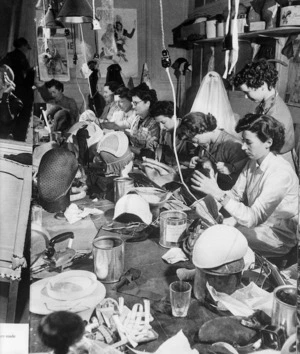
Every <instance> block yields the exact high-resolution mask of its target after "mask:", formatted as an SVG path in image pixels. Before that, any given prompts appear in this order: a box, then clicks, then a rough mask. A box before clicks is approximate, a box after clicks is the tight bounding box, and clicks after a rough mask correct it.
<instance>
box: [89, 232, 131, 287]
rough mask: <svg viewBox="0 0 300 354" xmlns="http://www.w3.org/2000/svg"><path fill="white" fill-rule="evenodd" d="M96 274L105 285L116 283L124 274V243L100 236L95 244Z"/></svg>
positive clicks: (116, 238) (114, 237)
mask: <svg viewBox="0 0 300 354" xmlns="http://www.w3.org/2000/svg"><path fill="white" fill-rule="evenodd" d="M93 258H94V273H95V274H96V275H97V278H98V279H99V280H101V282H103V283H116V282H117V281H119V280H120V277H121V275H122V274H123V272H124V241H123V240H122V239H121V238H120V237H118V236H100V237H97V238H96V239H95V240H94V242H93Z"/></svg>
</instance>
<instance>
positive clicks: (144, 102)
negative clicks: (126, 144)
mask: <svg viewBox="0 0 300 354" xmlns="http://www.w3.org/2000/svg"><path fill="white" fill-rule="evenodd" d="M131 96H132V105H133V109H134V110H135V113H136V115H137V120H136V122H135V124H134V125H133V127H132V129H131V133H128V134H129V140H130V143H131V151H132V152H133V153H134V154H135V157H139V158H141V157H142V156H146V157H151V158H154V156H155V148H156V146H157V144H158V140H159V134H160V129H159V124H158V123H157V122H156V121H155V119H154V118H152V117H151V116H150V113H149V110H150V109H151V107H152V105H153V104H154V103H155V102H157V96H156V91H155V90H151V89H149V87H148V86H147V85H146V84H145V83H142V84H140V85H139V86H137V87H135V88H133V89H132V90H131Z"/></svg>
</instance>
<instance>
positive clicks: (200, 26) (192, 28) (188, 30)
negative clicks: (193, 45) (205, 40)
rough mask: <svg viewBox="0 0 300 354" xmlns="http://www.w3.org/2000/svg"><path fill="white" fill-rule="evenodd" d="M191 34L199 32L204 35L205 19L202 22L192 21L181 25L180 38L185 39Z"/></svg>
mask: <svg viewBox="0 0 300 354" xmlns="http://www.w3.org/2000/svg"><path fill="white" fill-rule="evenodd" d="M191 34H200V35H203V36H205V35H206V30H205V20H204V21H202V22H194V23H192V24H190V25H187V26H184V25H183V26H182V27H181V39H187V38H188V36H189V35H191Z"/></svg>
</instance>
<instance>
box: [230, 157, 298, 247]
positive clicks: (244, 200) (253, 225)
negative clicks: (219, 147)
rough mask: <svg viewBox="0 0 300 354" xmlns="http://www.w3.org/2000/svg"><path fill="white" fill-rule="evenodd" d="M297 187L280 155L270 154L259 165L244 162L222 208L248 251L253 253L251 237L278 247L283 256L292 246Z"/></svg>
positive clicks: (287, 164) (294, 235) (296, 206)
mask: <svg viewBox="0 0 300 354" xmlns="http://www.w3.org/2000/svg"><path fill="white" fill-rule="evenodd" d="M298 188H299V180H298V178H297V175H296V174H295V172H294V171H293V169H292V167H291V165H290V164H289V163H288V162H287V161H286V160H284V159H283V158H282V157H281V156H278V155H274V154H273V153H271V152H270V153H269V154H268V155H267V156H266V157H265V159H264V160H263V162H262V163H261V165H260V166H259V165H258V164H257V163H256V162H255V161H254V160H250V161H249V162H248V163H247V165H246V166H245V168H244V169H243V171H242V173H241V174H240V176H239V178H238V180H237V182H236V184H235V185H234V187H233V188H232V189H231V190H230V191H229V192H227V194H228V195H229V196H230V197H231V199H230V200H229V201H228V202H227V203H226V205H225V209H226V210H227V211H228V212H229V213H230V214H231V215H232V216H233V217H234V218H235V219H236V220H237V221H238V223H239V224H240V225H241V226H238V228H239V229H240V231H241V232H242V233H243V234H244V235H245V236H246V237H247V239H248V242H249V241H250V243H249V246H250V247H251V248H254V250H257V249H255V245H253V244H251V238H253V237H257V238H258V239H259V238H260V236H261V237H262V238H264V237H266V238H267V239H266V243H269V242H271V243H273V244H272V245H271V246H273V247H275V248H276V247H279V248H280V247H282V253H283V254H284V253H287V252H288V250H289V249H288V248H291V247H293V246H294V245H295V244H296V229H297V219H298ZM259 234H261V235H259ZM286 247H287V249H286ZM258 251H260V250H258ZM280 253H281V252H280Z"/></svg>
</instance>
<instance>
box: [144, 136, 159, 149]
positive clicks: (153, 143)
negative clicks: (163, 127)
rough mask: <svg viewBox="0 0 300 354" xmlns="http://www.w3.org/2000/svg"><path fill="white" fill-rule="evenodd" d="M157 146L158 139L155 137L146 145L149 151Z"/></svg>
mask: <svg viewBox="0 0 300 354" xmlns="http://www.w3.org/2000/svg"><path fill="white" fill-rule="evenodd" d="M157 145H158V139H157V137H156V136H153V137H152V138H151V139H150V140H149V142H148V143H147V148H148V149H150V150H155V148H156V147H157Z"/></svg>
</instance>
